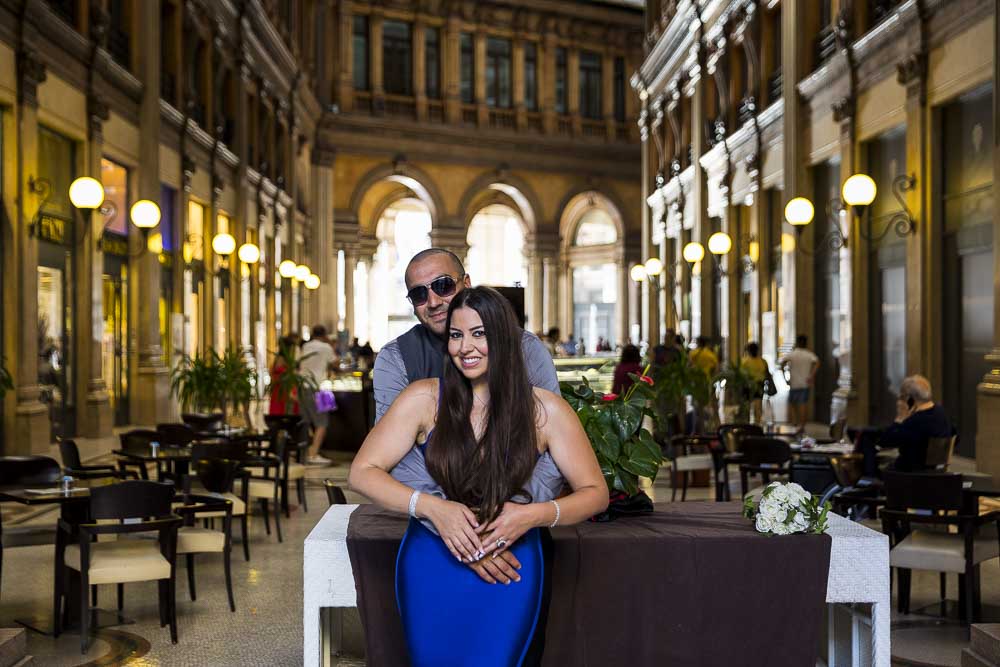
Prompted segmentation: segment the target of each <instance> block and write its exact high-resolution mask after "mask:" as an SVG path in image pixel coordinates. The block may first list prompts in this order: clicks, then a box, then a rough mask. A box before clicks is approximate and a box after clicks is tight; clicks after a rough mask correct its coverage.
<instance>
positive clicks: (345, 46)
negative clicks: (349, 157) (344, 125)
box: [337, 2, 354, 113]
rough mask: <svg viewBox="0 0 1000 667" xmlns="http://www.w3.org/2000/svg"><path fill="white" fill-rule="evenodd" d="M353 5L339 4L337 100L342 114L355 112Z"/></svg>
mask: <svg viewBox="0 0 1000 667" xmlns="http://www.w3.org/2000/svg"><path fill="white" fill-rule="evenodd" d="M351 7H352V6H351V3H349V2H338V3H337V11H338V12H339V20H338V22H337V27H338V32H339V34H338V39H337V49H338V52H337V54H338V56H339V58H340V67H339V72H338V76H337V90H338V93H337V100H338V102H339V103H340V110H341V111H342V112H345V113H347V112H350V111H353V110H354V14H353V13H352V12H351Z"/></svg>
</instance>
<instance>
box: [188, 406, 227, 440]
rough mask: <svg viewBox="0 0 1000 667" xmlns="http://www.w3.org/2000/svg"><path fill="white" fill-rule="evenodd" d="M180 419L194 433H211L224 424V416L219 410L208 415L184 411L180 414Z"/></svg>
mask: <svg viewBox="0 0 1000 667" xmlns="http://www.w3.org/2000/svg"><path fill="white" fill-rule="evenodd" d="M181 421H182V422H184V423H185V424H187V425H188V426H190V427H191V429H192V430H193V431H194V432H195V434H196V435H205V434H207V435H212V434H214V433H217V432H218V431H219V430H220V429H221V428H222V427H223V426H225V425H226V418H225V415H223V414H222V413H221V412H213V413H212V414H209V415H203V414H197V413H191V412H186V413H184V414H182V415H181Z"/></svg>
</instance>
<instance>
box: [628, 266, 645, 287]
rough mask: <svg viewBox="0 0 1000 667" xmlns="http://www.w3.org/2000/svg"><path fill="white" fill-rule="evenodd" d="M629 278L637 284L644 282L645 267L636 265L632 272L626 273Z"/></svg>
mask: <svg viewBox="0 0 1000 667" xmlns="http://www.w3.org/2000/svg"><path fill="white" fill-rule="evenodd" d="M628 275H629V277H631V278H632V280H634V281H635V282H637V283H641V282H645V280H646V267H644V266H643V265H642V264H636V265H635V266H633V267H632V270H631V271H629V272H628Z"/></svg>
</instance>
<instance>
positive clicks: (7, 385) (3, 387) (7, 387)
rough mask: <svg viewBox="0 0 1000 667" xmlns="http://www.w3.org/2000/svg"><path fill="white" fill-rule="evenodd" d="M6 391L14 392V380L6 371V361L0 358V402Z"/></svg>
mask: <svg viewBox="0 0 1000 667" xmlns="http://www.w3.org/2000/svg"><path fill="white" fill-rule="evenodd" d="M8 391H14V379H13V378H12V377H11V376H10V371H8V370H7V359H6V358H5V357H0V401H2V400H3V399H4V397H5V396H6V395H7V392H8Z"/></svg>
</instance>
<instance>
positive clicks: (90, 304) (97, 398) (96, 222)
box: [73, 92, 139, 438]
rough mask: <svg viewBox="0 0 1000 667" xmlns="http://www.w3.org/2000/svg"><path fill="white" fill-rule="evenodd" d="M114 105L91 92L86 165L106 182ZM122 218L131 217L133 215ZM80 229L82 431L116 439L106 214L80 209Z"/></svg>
mask: <svg viewBox="0 0 1000 667" xmlns="http://www.w3.org/2000/svg"><path fill="white" fill-rule="evenodd" d="M108 117H109V113H108V107H107V105H106V104H105V103H104V101H103V100H101V99H99V98H98V97H97V94H96V93H93V92H91V94H90V96H89V97H88V100H87V126H88V127H87V130H88V134H89V141H88V142H87V150H86V151H85V155H86V158H85V160H86V164H85V166H84V170H83V173H84V174H86V175H88V176H94V177H95V178H97V179H98V180H100V175H101V156H102V154H103V146H104V134H103V131H102V130H103V124H104V122H105V121H106V120H107V119H108ZM121 215H124V216H126V217H127V216H128V211H122V212H121ZM74 217H76V218H77V220H75V221H74V227H76V223H77V222H79V223H80V228H81V229H87V231H86V232H84V233H80V234H78V235H77V240H78V242H77V243H76V249H75V258H74V259H75V261H76V267H75V268H76V276H75V280H74V286H73V292H74V294H75V297H76V306H75V308H74V311H73V316H74V318H75V326H76V332H77V333H76V335H75V336H74V349H73V353H74V355H75V356H76V372H77V381H76V383H75V385H74V388H75V391H76V397H75V398H76V401H75V402H76V405H77V406H79V408H80V409H78V410H77V418H76V425H77V433H78V435H80V436H81V437H84V438H100V437H103V436H107V435H111V427H112V426H113V425H114V418H113V416H112V414H111V402H110V399H109V397H108V390H107V386H106V385H105V382H104V373H103V364H102V363H101V361H102V354H101V352H102V351H101V341H102V338H103V333H104V327H103V324H104V322H103V318H102V315H103V311H104V308H103V297H104V284H103V276H104V253H103V252H101V250H100V249H99V248H98V239H99V238H100V236H101V233H102V230H103V228H104V216H103V215H101V214H100V213H91V212H90V211H80V210H76V211H74ZM129 227H130V229H129V235H130V236H138V235H139V230H138V229H136V228H135V227H133V226H131V225H129Z"/></svg>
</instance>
